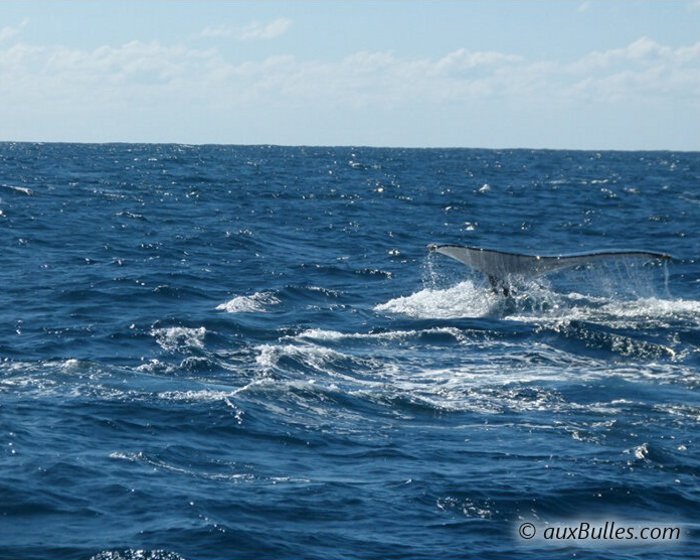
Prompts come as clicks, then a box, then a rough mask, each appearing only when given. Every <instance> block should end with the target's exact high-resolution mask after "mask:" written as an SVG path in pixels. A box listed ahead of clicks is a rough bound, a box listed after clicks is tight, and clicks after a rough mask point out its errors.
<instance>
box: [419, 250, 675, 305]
mask: <svg viewBox="0 0 700 560" xmlns="http://www.w3.org/2000/svg"><path fill="white" fill-rule="evenodd" d="M428 250H429V251H431V252H433V251H434V252H436V253H441V254H443V255H447V256H448V257H451V258H453V259H455V260H458V261H459V262H461V263H464V264H466V265H467V266H469V267H471V268H473V269H474V270H478V271H479V272H481V273H483V274H484V275H485V276H486V278H487V279H488V281H489V283H490V284H491V288H492V289H493V291H494V292H495V293H502V294H503V295H504V296H506V297H508V296H509V295H510V289H509V285H510V282H509V279H510V278H511V277H513V276H518V277H525V278H534V277H537V276H543V275H545V274H549V273H550V272H555V271H558V270H563V269H566V268H573V267H577V266H584V265H588V264H590V263H592V262H596V261H602V260H610V259H615V258H639V259H645V260H657V259H661V260H668V259H670V258H671V257H670V255H667V254H665V253H654V252H649V251H599V252H593V253H577V254H572V255H559V256H541V255H524V254H521V253H508V252H505V251H495V250H493V249H483V248H481V247H467V246H464V245H437V244H434V243H433V244H431V245H428Z"/></svg>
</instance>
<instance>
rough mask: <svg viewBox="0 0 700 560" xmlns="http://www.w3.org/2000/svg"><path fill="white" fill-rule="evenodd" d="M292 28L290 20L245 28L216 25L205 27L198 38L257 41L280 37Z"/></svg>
mask: <svg viewBox="0 0 700 560" xmlns="http://www.w3.org/2000/svg"><path fill="white" fill-rule="evenodd" d="M291 26H292V20H290V19H287V18H278V19H275V20H273V21H270V22H268V23H260V22H252V23H249V24H248V25H245V26H234V25H217V26H210V27H205V28H204V29H203V30H202V31H201V32H200V33H199V36H200V37H203V38H207V39H217V38H222V37H223V38H234V39H237V40H239V41H259V40H269V39H275V38H277V37H281V36H282V35H284V34H285V33H286V32H287V30H288V29H289V28H290V27H291Z"/></svg>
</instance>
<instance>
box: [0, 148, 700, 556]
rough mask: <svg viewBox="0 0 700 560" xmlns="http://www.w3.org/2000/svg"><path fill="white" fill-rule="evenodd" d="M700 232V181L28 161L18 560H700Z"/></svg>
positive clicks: (337, 161) (9, 362)
mask: <svg viewBox="0 0 700 560" xmlns="http://www.w3.org/2000/svg"><path fill="white" fill-rule="evenodd" d="M699 225H700V153H676V152H593V151H591V152H587V151H547V150H476V149H380V148H359V147H358V148H350V147H338V148H322V147H278V146H250V147H244V146H186V145H136V144H102V145H90V144H31V143H2V144H0V232H1V233H2V246H3V257H2V266H1V267H0V282H1V283H0V285H1V286H2V289H1V290H0V317H1V320H0V329H1V332H0V446H1V447H0V449H1V451H0V456H1V460H0V558H2V559H8V560H10V559H11V560H34V559H36V560H45V559H48V558H51V559H53V560H58V559H70V560H79V559H85V560H136V559H145V560H183V559H187V560H199V559H202V560H204V559H241V560H244V559H252V558H261V559H269V560H277V559H285V560H286V559H289V560H292V559H318V560H328V559H397V560H398V559H425V560H428V559H430V560H433V559H435V558H441V559H481V560H488V559H506V558H508V559H511V558H519V559H532V560H535V559H538V560H539V559H545V560H546V559H562V558H572V559H573V558H586V557H596V558H621V559H630V560H632V559H647V558H649V559H651V558H654V559H658V558H668V559H671V558H678V559H680V558H690V557H697V554H698V550H699V549H700V536H699V535H700V532H699V529H700V525H699V523H698V511H700V485H699V481H698V477H699V476H700V454H699V453H698V443H700V442H698V435H699V432H700V430H699V422H700V375H699V372H700V360H699V353H698V348H699V345H700V294H699V293H698V289H699V288H700V264H699V263H698V256H699V255H700V243H699V241H698V226H699ZM429 243H448V244H463V245H473V246H479V247H486V248H491V249H498V250H502V251H514V252H521V253H528V254H538V255H558V254H565V253H575V252H584V251H600V250H611V249H624V250H647V251H658V252H663V253H668V254H670V255H671V256H672V257H673V259H672V260H671V261H657V260H654V259H651V260H645V259H627V258H623V259H611V260H610V262H603V263H598V264H594V265H590V266H582V267H578V268H575V269H572V270H566V271H561V272H559V273H556V274H552V275H549V276H547V277H540V278H536V279H522V281H521V282H520V284H519V285H518V286H517V290H515V292H514V295H513V296H511V297H509V298H504V297H502V296H499V295H497V294H494V293H493V292H492V290H491V289H490V288H489V285H488V283H487V282H486V281H485V279H484V278H482V277H481V275H480V274H479V273H478V272H476V271H473V270H470V269H469V268H468V267H466V266H464V265H463V264H461V263H459V262H456V261H454V260H452V259H449V258H448V257H446V256H444V255H439V254H435V253H429V251H428V250H427V248H426V247H427V245H428V244H429ZM603 522H607V523H614V524H616V525H615V526H616V527H623V528H624V527H627V528H629V527H633V530H634V531H641V528H642V527H643V526H648V527H652V528H653V527H656V528H658V527H660V526H661V525H663V526H673V527H678V528H679V530H680V537H679V538H674V539H670V540H669V539H667V540H662V539H640V538H634V539H625V540H626V542H622V541H619V542H618V540H615V538H612V537H610V535H609V534H606V536H605V537H602V536H601V535H600V534H599V535H598V538H597V539H591V538H588V539H585V538H582V537H585V536H590V534H589V532H587V530H584V529H586V525H585V524H589V525H590V526H594V525H595V524H602V523H603ZM524 524H530V525H528V528H527V529H526V530H525V529H523V526H524ZM562 524H564V525H565V524H568V525H569V526H574V527H578V529H577V532H576V533H575V534H574V533H569V534H568V535H567V537H568V538H560V539H558V540H557V539H555V538H547V537H546V534H545V533H546V529H547V528H548V527H555V526H557V527H558V526H559V525H562ZM610 527H612V526H610ZM523 531H524V532H523ZM528 532H529V533H528ZM533 532H536V538H530V537H531V536H532V533H533ZM657 533H658V532H657ZM625 534H627V533H625ZM630 534H632V533H630ZM633 534H635V535H637V537H638V536H639V535H640V534H641V533H633ZM551 536H552V534H551V531H550V537H551Z"/></svg>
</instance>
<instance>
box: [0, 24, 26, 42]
mask: <svg viewBox="0 0 700 560" xmlns="http://www.w3.org/2000/svg"><path fill="white" fill-rule="evenodd" d="M28 22H29V20H26V19H25V20H22V22H21V23H20V24H19V25H17V26H16V27H12V26H9V25H8V26H5V27H0V43H4V42H5V41H9V40H10V39H14V38H15V37H17V36H18V35H19V34H20V33H21V32H22V29H24V28H25V27H26V25H27V23H28Z"/></svg>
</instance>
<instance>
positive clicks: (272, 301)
mask: <svg viewBox="0 0 700 560" xmlns="http://www.w3.org/2000/svg"><path fill="white" fill-rule="evenodd" d="M278 303H280V300H279V298H277V297H276V296H275V295H274V294H273V293H272V292H256V293H254V294H253V295H250V296H236V297H234V298H233V299H231V300H229V301H227V302H225V303H221V304H219V305H217V306H216V309H217V310H218V311H226V312H227V313H264V312H265V311H267V308H268V307H269V306H271V305H277V304H278Z"/></svg>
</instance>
